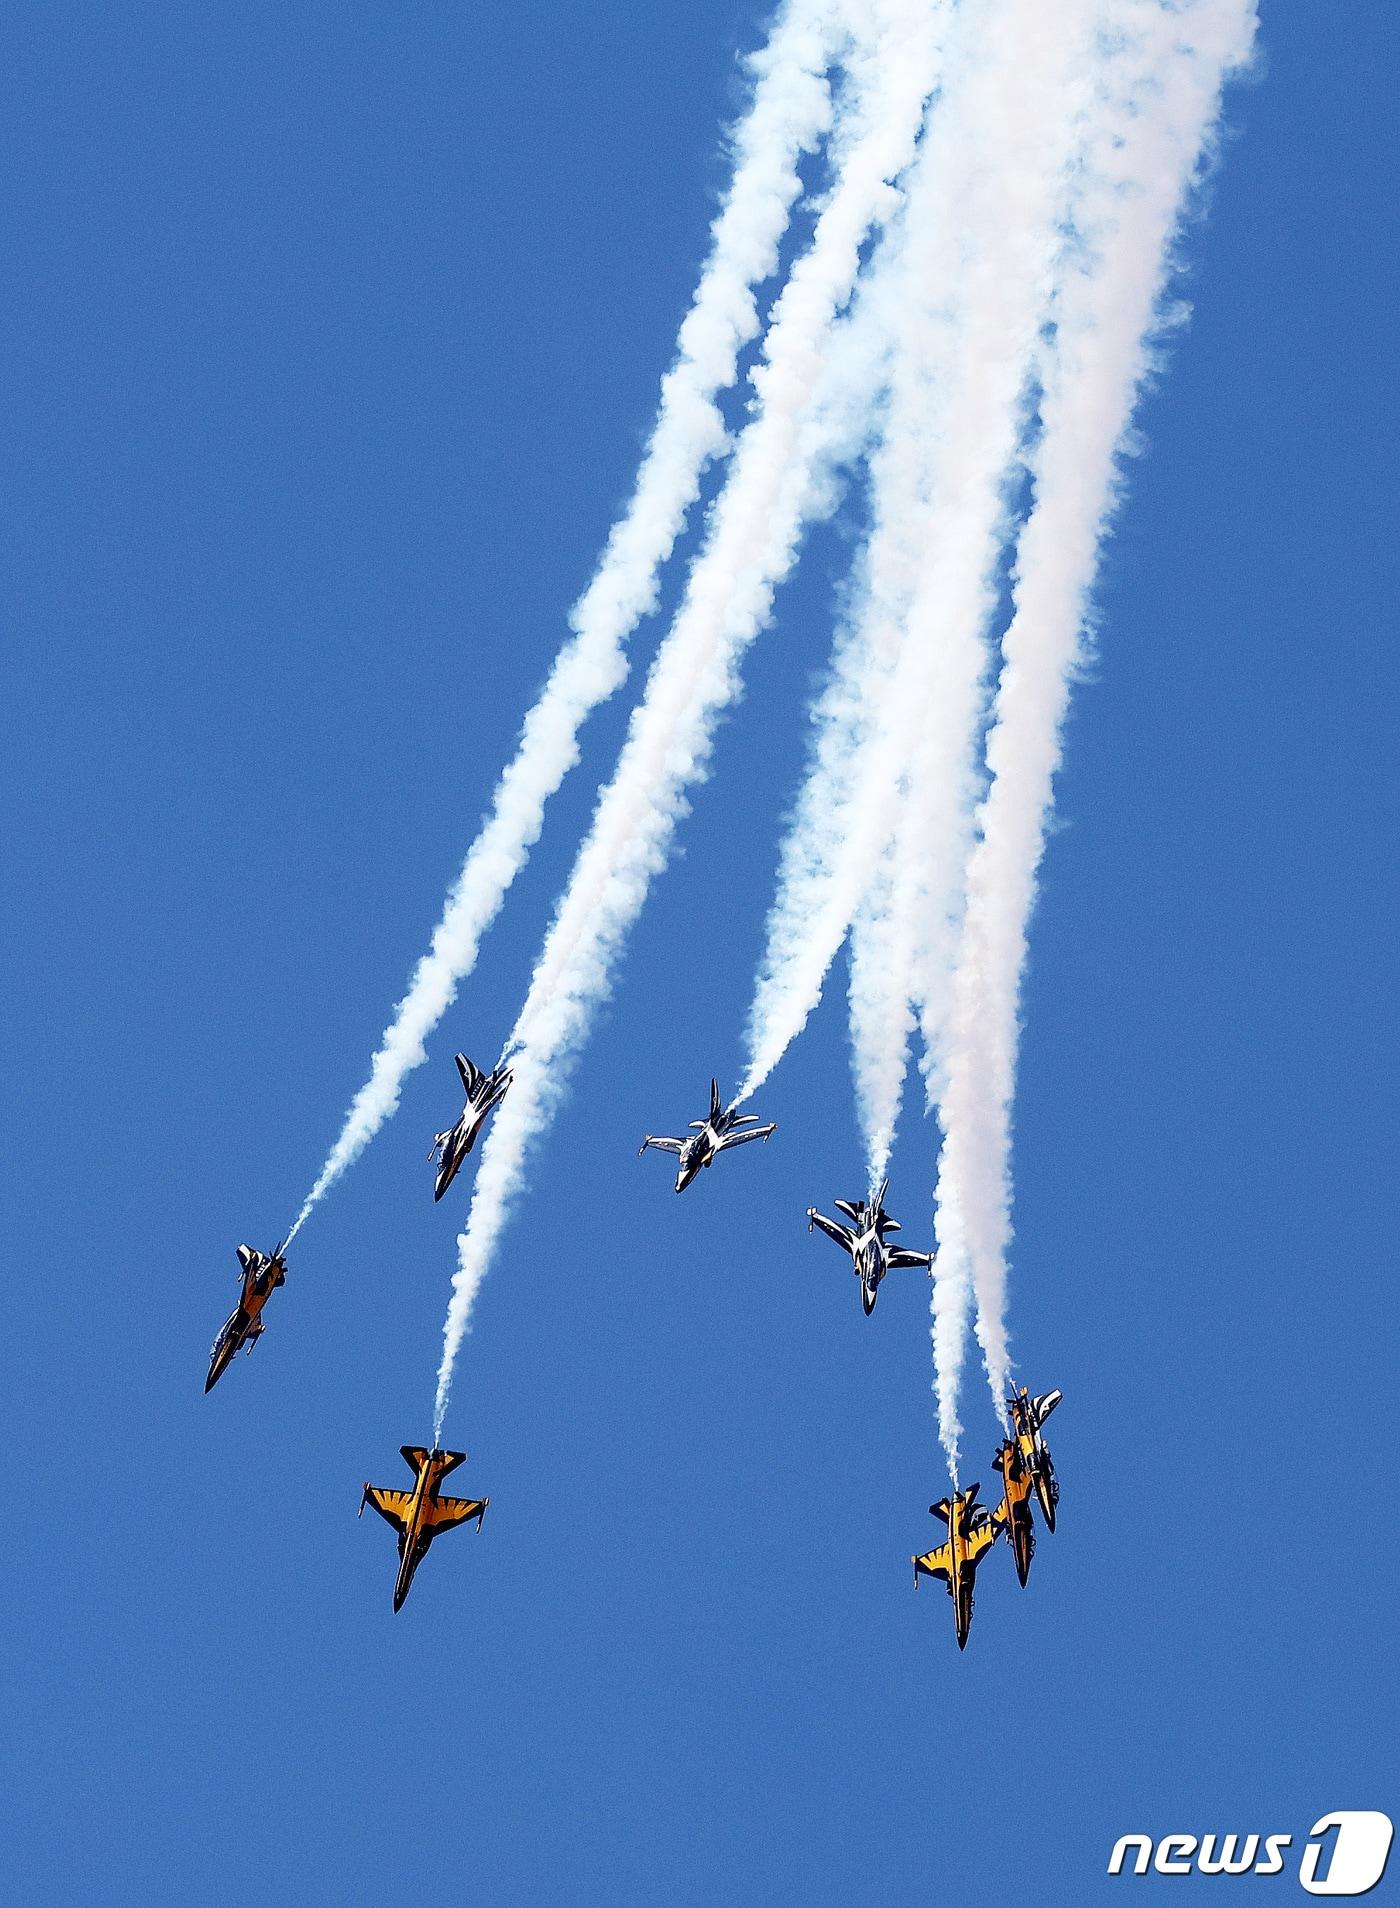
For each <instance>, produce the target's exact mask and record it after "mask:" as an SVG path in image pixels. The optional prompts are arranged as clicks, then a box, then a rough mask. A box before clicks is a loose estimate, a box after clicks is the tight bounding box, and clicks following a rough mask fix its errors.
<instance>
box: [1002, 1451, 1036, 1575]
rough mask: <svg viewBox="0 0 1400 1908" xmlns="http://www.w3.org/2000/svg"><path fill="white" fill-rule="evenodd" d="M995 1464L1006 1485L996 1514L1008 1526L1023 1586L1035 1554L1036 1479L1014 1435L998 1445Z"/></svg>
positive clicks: (1017, 1571) (1003, 1483)
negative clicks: (1033, 1508) (1033, 1494)
mask: <svg viewBox="0 0 1400 1908" xmlns="http://www.w3.org/2000/svg"><path fill="white" fill-rule="evenodd" d="M992 1463H993V1464H994V1465H995V1466H996V1468H997V1469H998V1470H999V1471H1000V1472H1001V1479H1002V1486H1003V1489H1002V1497H1001V1503H1000V1504H999V1505H998V1506H997V1510H996V1516H997V1518H998V1520H999V1521H1000V1522H1001V1523H1002V1524H1004V1525H1005V1527H1006V1540H1007V1542H1008V1543H1009V1544H1010V1545H1011V1555H1012V1557H1013V1558H1014V1559H1015V1562H1016V1575H1017V1577H1018V1578H1019V1579H1020V1582H1021V1587H1022V1588H1023V1589H1024V1588H1025V1583H1026V1579H1027V1577H1028V1576H1029V1575H1030V1573H1031V1558H1032V1557H1033V1556H1034V1555H1035V1525H1034V1522H1033V1521H1032V1518H1031V1501H1030V1500H1031V1491H1032V1489H1033V1488H1034V1484H1035V1480H1034V1478H1033V1477H1032V1476H1031V1473H1030V1470H1029V1469H1028V1468H1027V1465H1026V1461H1025V1459H1024V1458H1023V1457H1022V1456H1021V1447H1020V1445H1019V1444H1018V1443H1017V1442H1016V1440H1015V1438H1007V1439H1006V1440H1005V1442H1004V1443H1002V1444H1001V1445H999V1446H998V1448H997V1452H996V1456H995V1457H994V1458H993V1459H992Z"/></svg>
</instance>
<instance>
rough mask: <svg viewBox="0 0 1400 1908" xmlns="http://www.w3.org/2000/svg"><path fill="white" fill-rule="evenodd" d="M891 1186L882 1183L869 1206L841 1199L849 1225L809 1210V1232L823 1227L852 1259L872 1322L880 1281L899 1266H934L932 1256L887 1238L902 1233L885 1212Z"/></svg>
mask: <svg viewBox="0 0 1400 1908" xmlns="http://www.w3.org/2000/svg"><path fill="white" fill-rule="evenodd" d="M889 1185H890V1182H889V1180H888V1179H882V1180H881V1182H880V1190H879V1191H878V1192H877V1193H876V1195H875V1197H874V1199H873V1201H872V1202H871V1203H870V1204H869V1205H867V1204H866V1202H865V1200H863V1199H838V1200H837V1201H836V1202H835V1204H836V1210H837V1211H838V1212H844V1213H845V1215H846V1218H847V1220H848V1221H849V1223H848V1224H844V1225H843V1224H842V1222H841V1221H840V1220H839V1219H828V1218H826V1217H825V1216H824V1214H822V1213H820V1212H818V1211H817V1209H816V1207H815V1206H808V1208H807V1230H808V1232H810V1231H811V1230H812V1228H813V1226H819V1227H820V1228H821V1230H822V1231H823V1232H824V1233H825V1234H826V1236H827V1238H828V1239H834V1240H835V1241H836V1243H837V1245H839V1246H840V1247H841V1249H842V1251H843V1252H848V1253H849V1254H850V1255H851V1270H852V1271H853V1272H854V1273H855V1274H856V1276H857V1278H858V1279H859V1280H860V1302H861V1304H862V1305H863V1306H864V1307H865V1316H866V1317H867V1318H869V1316H870V1314H871V1313H872V1312H873V1311H874V1310H875V1296H876V1294H877V1293H878V1291H879V1289H880V1281H881V1279H882V1278H884V1276H885V1274H886V1273H887V1272H888V1271H890V1270H891V1269H892V1268H893V1267H895V1266H903V1265H921V1266H924V1267H925V1268H928V1267H929V1266H931V1265H932V1264H933V1254H932V1253H931V1252H910V1251H908V1250H907V1249H906V1248H905V1247H904V1246H892V1245H891V1244H890V1243H889V1241H888V1240H887V1239H886V1237H885V1235H886V1233H889V1232H898V1231H900V1230H901V1228H900V1224H899V1221H898V1220H897V1219H891V1218H890V1216H889V1214H888V1213H887V1212H886V1211H885V1194H886V1193H887V1192H888V1191H889Z"/></svg>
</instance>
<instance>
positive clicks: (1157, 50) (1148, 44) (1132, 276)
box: [934, 0, 1256, 1468]
mask: <svg viewBox="0 0 1400 1908" xmlns="http://www.w3.org/2000/svg"><path fill="white" fill-rule="evenodd" d="M1105 21H1106V26H1107V28H1108V31H1107V32H1106V34H1105V36H1104V39H1103V41H1102V55H1101V61H1100V64H1099V66H1098V68H1097V70H1096V72H1095V74H1094V79H1095V91H1094V97H1093V101H1092V104H1091V106H1090V108H1089V112H1088V121H1087V124H1088V138H1087V142H1086V149H1085V154H1084V161H1083V165H1082V168H1081V170H1080V172H1079V174H1078V178H1077V197H1076V203H1075V207H1074V212H1073V222H1074V228H1075V231H1076V234H1077V236H1078V238H1079V241H1080V245H1079V249H1078V251H1077V252H1076V253H1075V254H1074V255H1073V256H1072V257H1071V258H1070V259H1069V260H1068V261H1067V264H1066V267H1065V269H1064V270H1063V272H1062V274H1061V282H1060V284H1059V287H1058V295H1057V308H1056V318H1055V327H1054V332H1053V338H1052V340H1051V342H1050V344H1049V346H1048V348H1047V350H1046V353H1045V360H1044V368H1043V374H1042V375H1043V384H1044V395H1043V399H1042V402H1041V420H1042V434H1041V437H1040V440H1039V444H1038V446H1037V448H1036V450H1035V453H1034V457H1033V461H1032V477H1033V484H1034V502H1033V506H1032V508H1031V511H1030V514H1029V516H1028V518H1027V520H1026V523H1025V525H1024V528H1023V530H1022V532H1021V536H1020V541H1019V546H1018V550H1017V557H1016V567H1015V581H1014V588H1013V614H1012V618H1011V622H1010V625H1009V627H1008V629H1007V631H1006V635H1005V637H1004V639H1003V642H1002V669H1001V678H1000V683H999V686H998V689H997V695H996V701H995V705H994V710H993V722H992V726H991V729H990V731H989V734H988V737H987V767H988V770H989V773H990V778H991V779H990V784H989V787H988V789H987V793H986V796H985V798H984V800H983V802H982V804H981V807H980V810H979V813H978V818H977V819H978V839H977V842H976V846H975V848H974V850H973V853H972V856H971V859H970V862H969V867H968V875H967V902H966V916H965V922H964V927H963V933H962V942H961V949H960V953H959V958H958V963H957V968H956V972H955V974H954V976H953V982H952V1011H951V1024H950V1027H949V1031H948V1042H947V1057H946V1069H947V1083H946V1086H945V1088H944V1090H943V1092H942V1094H941V1096H940V1101H939V1120H940V1124H941V1125H942V1128H943V1133H944V1141H943V1151H942V1157H941V1161H940V1171H939V1179H938V1188H937V1195H936V1197H937V1232H938V1241H939V1253H940V1260H941V1259H942V1257H943V1255H944V1254H945V1253H946V1254H948V1255H949V1258H950V1261H951V1271H952V1276H951V1277H950V1280H949V1282H948V1285H947V1289H946V1290H941V1291H940V1290H937V1289H936V1303H935V1319H934V1341H935V1362H936V1364H937V1367H938V1384H939V1404H940V1428H941V1431H942V1435H943V1440H944V1443H945V1446H946V1447H947V1450H948V1454H949V1458H950V1461H951V1463H952V1464H953V1466H954V1468H956V1462H957V1441H958V1429H959V1427H958V1421H957V1381H958V1366H959V1363H960V1359H961V1344H962V1337H963V1332H964V1330H965V1319H966V1301H967V1291H966V1286H967V1279H968V1277H970V1280H971V1284H972V1288H973V1291H974V1292H975V1296H976V1303H977V1336H978V1340H979V1343H980V1345H981V1349H982V1355H983V1359H984V1361H985V1364H986V1371H987V1377H988V1380H989V1382H990V1385H991V1388H992V1393H993V1396H994V1397H995V1398H996V1400H997V1403H998V1408H999V1409H1004V1405H1003V1404H1002V1400H1003V1398H1004V1395H1005V1387H1006V1384H1007V1380H1008V1376H1009V1357H1008V1351H1007V1339H1006V1325H1005V1290H1006V1252H1007V1247H1008V1244H1009V1241H1010V1236H1011V1223H1010V1141H1011V1103H1012V1095H1013V1090H1014V1082H1015V1066H1016V1055H1017V1043H1018V1032H1019V1027H1018V1010H1019V1000H1020V986H1021V975H1022V971H1023V969H1024V965H1025V955H1026V928H1027V921H1028V918H1029V914H1030V910H1031V907H1032V905H1033V902H1034V899H1035V888H1036V872H1037V869H1038V867H1039V864H1040V859H1041V855H1042V853H1043V850H1044V841H1045V828H1046V821H1047V818H1048V815H1049V810H1050V806H1051V802H1052V799H1053V778H1054V774H1055V770H1056V768H1057V767H1058V764H1059V759H1060V736H1061V726H1062V723H1063V720H1064V714H1065V707H1066V702H1067V698H1068V691H1069V684H1070V682H1071V680H1072V677H1073V674H1074V671H1075V668H1076V666H1077V664H1078V662H1079V660H1080V657H1081V654H1082V648H1081V644H1082V631H1083V627H1084V620H1085V614H1086V607H1087V601H1088V595H1089V591H1090V589H1091V587H1092V584H1093V580H1094V575H1095V570H1096V566H1097V557H1098V547H1099V542H1100V539H1101V538H1102V536H1103V534H1104V531H1105V529H1106V526H1107V523H1108V520H1109V518H1110V516H1111V514H1112V512H1113V509H1114V506H1115V504H1116V502H1117V496H1118V490H1119V473H1118V456H1119V452H1120V447H1121V446H1122V443H1123V440H1124V434H1125V432H1126V430H1127V428H1128V425H1129V422H1130V419H1131V416H1132V411H1133V407H1134V403H1135V400H1136V397H1137V393H1138V391H1139V390H1140V388H1141V386H1142V383H1143V380H1144V377H1145V376H1146V375H1147V373H1148V372H1149V370H1150V369H1151V366H1152V340H1153V334H1154V329H1155V328H1156V327H1157V325H1158V323H1159V321H1160V318H1161V296H1162V291H1163V287H1164V283H1165V280H1166V277H1167V273H1168V269H1169V265H1170V262H1171V259H1170V254H1171V245H1172V241H1173V238H1174V236H1175V233H1176V230H1177V227H1178V223H1179V220H1180V218H1181V213H1182V208H1183V204H1184V201H1185V199H1186V197H1187V194H1188V192H1189V190H1190V188H1191V187H1192V185H1193V184H1194V183H1195V182H1196V180H1197V179H1198V177H1199V173H1200V167H1201V156H1202V152H1203V151H1204V150H1206V149H1207V148H1208V147H1209V146H1210V145H1211V144H1212V143H1213V135H1214V132H1215V129H1216V127H1217V125H1218V122H1219V115H1220V107H1221V92H1222V87H1223V85H1224V81H1225V78H1226V76H1227V75H1228V74H1229V72H1230V71H1231V70H1232V69H1235V68H1237V67H1239V66H1240V65H1242V64H1243V63H1244V62H1245V61H1246V59H1247V58H1248V57H1249V53H1250V49H1251V45H1252V41H1253V35H1254V30H1255V24H1256V23H1255V6H1254V0H1195V4H1188V5H1174V6H1171V7H1167V6H1164V5H1162V4H1159V0H1117V3H1116V4H1113V5H1111V6H1109V7H1108V8H1107V9H1106V14H1105ZM937 1285H941V1281H940V1282H936V1286H937Z"/></svg>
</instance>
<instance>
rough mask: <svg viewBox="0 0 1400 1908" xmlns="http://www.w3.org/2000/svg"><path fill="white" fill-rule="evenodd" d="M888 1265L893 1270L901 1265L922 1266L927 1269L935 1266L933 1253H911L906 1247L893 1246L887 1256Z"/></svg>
mask: <svg viewBox="0 0 1400 1908" xmlns="http://www.w3.org/2000/svg"><path fill="white" fill-rule="evenodd" d="M885 1262H886V1264H887V1265H888V1266H889V1267H890V1268H891V1270H893V1269H894V1268H896V1267H897V1266H901V1265H921V1266H923V1267H925V1268H926V1269H927V1267H929V1266H930V1265H932V1264H933V1254H932V1253H931V1252H911V1251H909V1249H908V1248H907V1247H906V1246H891V1247H890V1249H889V1251H888V1253H887V1254H886V1255H885Z"/></svg>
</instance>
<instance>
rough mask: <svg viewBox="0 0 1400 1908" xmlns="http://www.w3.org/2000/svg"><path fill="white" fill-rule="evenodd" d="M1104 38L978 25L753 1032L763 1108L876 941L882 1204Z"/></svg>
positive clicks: (868, 999)
mask: <svg viewBox="0 0 1400 1908" xmlns="http://www.w3.org/2000/svg"><path fill="white" fill-rule="evenodd" d="M1089 18H1090V4H1089V0H1061V4H1060V5H1058V6H1056V7H1053V8H1051V7H1046V6H1045V5H1044V4H1043V0H1009V3H1007V4H1000V5H989V6H983V7H969V8H966V9H964V10H963V12H962V14H961V15H960V24H961V29H962V31H961V34H960V35H959V37H958V39H957V40H956V42H955V44H954V46H953V47H952V48H950V52H949V59H948V67H947V72H946V75H945V81H944V86H943V91H942V94H941V96H940V99H939V102H938V106H937V110H936V112H935V114H934V116H933V123H932V126H931V128H930V132H929V134H928V136H927V137H926V139H925V143H924V148H923V151H922V153H921V157H920V160H919V163H918V165H917V166H916V168H915V172H914V177H913V180H912V182H911V185H910V190H909V195H908V210H907V216H906V221H905V232H904V246H903V255H902V257H901V259H900V261H899V268H898V269H897V270H895V271H892V272H891V273H890V274H889V278H888V314H887V316H888V322H889V325H890V327H891V330H892V333H893V343H892V366H891V388H890V394H889V402H888V405H887V408H886V418H885V426H884V434H883V438H882V441H881V443H880V445H879V447H878V449H877V451H876V453H875V455H874V457H873V458H872V469H871V478H872V482H871V513H872V532H871V538H870V546H869V551H868V554H867V557H866V560H865V564H864V572H863V576H862V579H861V583H860V587H859V589H858V591H857V597H856V605H855V608H854V611H853V613H852V616H851V619H850V627H849V631H848V633H847V636H846V639H845V641H844V643H843V646H842V651H841V654H840V656H839V659H838V667H837V670H836V672H835V674H834V676H833V680H832V682H831V684H830V686H829V687H828V690H827V691H826V693H825V694H824V695H823V697H822V699H821V701H820V703H819V705H818V708H817V710H816V712H815V726H816V740H815V745H814V749H813V756H812V763H811V767H810V769H809V773H808V779H807V783H806V786H805V787H804V789H803V792H802V795H801V797H800V798H799V803H798V807H797V811H796V816H795V819H794V822H793V825H792V827H791V829H790V831H789V835H788V838H787V840H786V842H785V844H784V850H783V860H782V866H781V870H780V876H779V886H778V893H777V898H776V900H775V903H774V906H773V909H772V912H771V914H770V917H769V924H768V937H767V949H766V953H765V959H764V964H763V967H762V969H761V971H760V975H759V980H758V984H757V987H756V990H755V997H754V1004H753V1008H752V1010H751V1013H750V1020H749V1048H750V1063H749V1068H748V1072H747V1073H746V1075H745V1079H744V1083H743V1086H742V1088H741V1091H740V1098H744V1097H746V1096H747V1095H748V1094H749V1093H751V1092H753V1091H754V1090H755V1089H756V1088H757V1087H758V1086H759V1085H760V1084H761V1083H762V1081H763V1080H764V1079H765V1078H766V1077H767V1076H768V1074H769V1072H771V1070H772V1068H773V1067H774V1066H775V1065H776V1064H777V1062H778V1061H779V1060H780V1059H781V1057H782V1055H783V1054H784V1053H785V1052H786V1050H787V1048H788V1046H789V1045H790V1044H791V1042H792V1040H793V1039H794V1038H796V1036H797V1034H798V1033H800V1031H801V1030H802V1028H803V1026H804V1025H805V1024H806V1021H807V1019H808V1017H809V1015H810V1013H811V1012H812V1009H813V1008H814V1007H815V1006H816V1004H817V1001H818V1000H819V999H820V996H821V991H822V987H823V984H824V981H825V977H826V974H827V972H828V970H829V967H830V964H831V961H832V960H833V958H834V957H835V955H836V953H837V951H838V949H839V947H840V945H841V942H842V940H843V939H844V938H845V935H846V933H847V930H848V928H849V927H850V926H851V923H852V921H853V919H856V918H858V919H859V920H860V922H861V930H860V937H859V940H858V943H857V945H856V946H855V947H854V948H853V963H852V974H851V1009H852V1037H853V1050H854V1052H853V1057H854V1066H855V1073H856V1083H857V1100H858V1104H859V1106H860V1110H861V1116H862V1124H863V1126H864V1128H865V1140H866V1151H867V1169H868V1173H869V1178H870V1184H871V1186H872V1187H873V1186H875V1185H877V1184H878V1183H879V1181H880V1180H881V1179H882V1178H883V1176H884V1169H885V1165H886V1163H887V1161H888V1157H889V1151H890V1146H891V1143H892V1140H893V1133H894V1125H895V1120H896V1118H897V1115H898V1109H899V1101H900V1098H901V1094H902V1082H903V1077H904V1072H905V1064H906V1055H907V1038H906V1031H905V1030H906V1027H907V1016H908V1002H909V1000H910V997H911V992H912V989H913V986H914V977H915V971H916V968H917V967H919V966H921V965H922V966H927V965H928V963H929V961H930V960H931V959H934V958H936V957H937V954H938V953H940V952H942V953H943V955H944V958H945V961H946V960H948V959H949V958H950V956H949V953H948V950H949V948H950V946H951V941H950V933H951V927H950V923H951V920H952V919H954V918H955V917H956V913H957V907H958V902H959V899H960V890H961V879H962V872H963V867H964V863H965V858H966V848H967V843H968V840H969V831H970V817H971V812H972V808H973V803H974V800H975V794H976V787H977V784H976V741H977V737H978V732H979V725H980V721H981V716H982V708H983V678H984V673H985V668H986V661H987V648H986V630H987V625H988V622H989V619H990V616H991V613H992V610H993V608H994V605H995V592H996V586H995V573H996V566H997V561H998V557H999V553H1000V551H1001V548H1002V545H1003V542H1004V539H1005V534H1006V522H1007V509H1008V505H1007V490H1008V484H1009V480H1010V478H1011V476H1012V475H1013V474H1014V472H1015V471H1016V470H1017V469H1018V467H1019V464H1018V460H1019V458H1020V456H1021V454H1022V434H1023V428H1024V423H1025V413H1026V396H1027V391H1028V387H1029V383H1030V378H1031V373H1032V370H1033V367H1034V364H1035V358H1036V352H1037V346H1038V339H1039V332H1040V327H1041V325H1042V324H1043V322H1044V318H1045V314H1046V309H1047V298H1048V287H1049V283H1050V273H1051V267H1052V265H1053V260H1054V256H1055V252H1056V249H1057V247H1058V244H1059V242H1060V240H1059V218H1060V214H1061V210H1062V207H1063V203H1064V199H1065V196H1066V193H1067V189H1068V188H1067V184H1066V175H1067V166H1068V161H1069V156H1070V153H1071V151H1072V147H1073V132H1074V125H1075V111H1076V106H1077V97H1076V87H1075V81H1076V77H1077V75H1078V74H1081V73H1082V71H1083V68H1084V65H1085V44H1086V35H1087V29H1088V22H1089ZM877 874H878V879H876V883H875V888H874V891H873V893H872V890H871V883H872V879H873V878H875V877H876V876H877Z"/></svg>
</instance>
